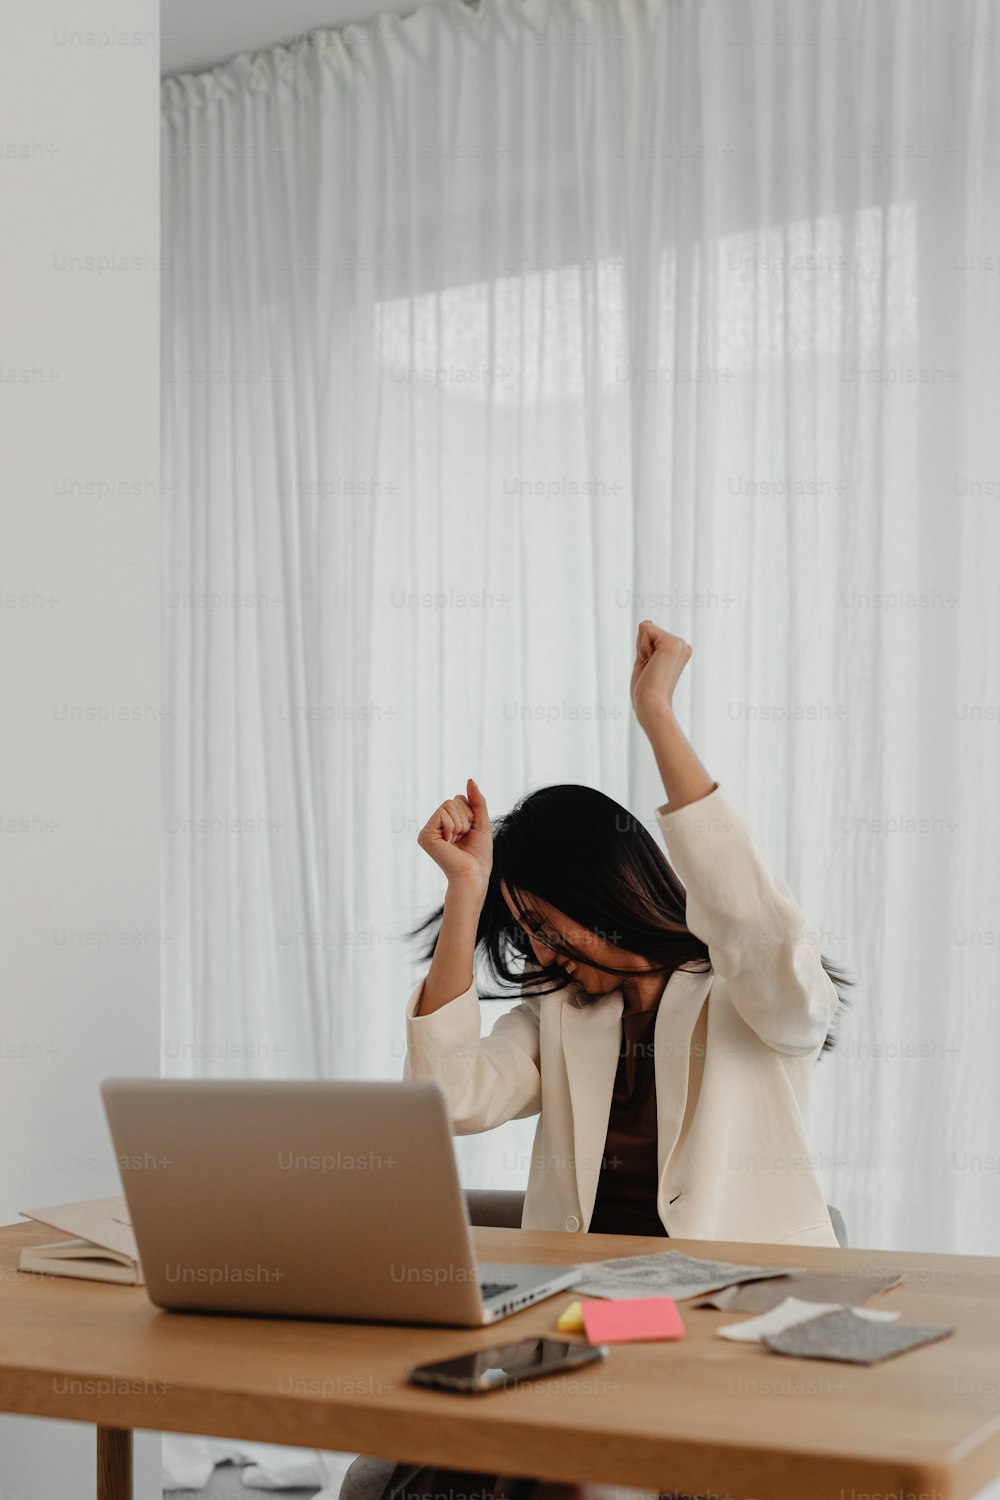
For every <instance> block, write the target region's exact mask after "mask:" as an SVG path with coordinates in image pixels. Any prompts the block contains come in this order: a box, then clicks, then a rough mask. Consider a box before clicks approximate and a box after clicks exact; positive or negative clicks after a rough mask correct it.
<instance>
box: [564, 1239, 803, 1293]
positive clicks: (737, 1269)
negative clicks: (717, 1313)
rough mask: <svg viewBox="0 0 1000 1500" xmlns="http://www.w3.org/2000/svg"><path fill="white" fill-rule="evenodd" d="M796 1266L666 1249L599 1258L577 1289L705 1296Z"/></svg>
mask: <svg viewBox="0 0 1000 1500" xmlns="http://www.w3.org/2000/svg"><path fill="white" fill-rule="evenodd" d="M795 1269H797V1267H794V1266H745V1265H738V1264H736V1263H735V1262H731V1261H727V1260H699V1259H698V1257H697V1256H694V1255H683V1254H682V1253H681V1252H680V1251H679V1250H662V1251H658V1252H655V1253H654V1254H652V1255H623V1256H619V1257H617V1258H616V1259H614V1260H595V1261H591V1263H590V1265H589V1266H581V1267H580V1278H581V1279H580V1280H579V1281H578V1282H576V1283H575V1286H574V1291H578V1292H583V1293H584V1295H585V1296H588V1297H608V1298H610V1299H612V1300H614V1301H617V1300H619V1299H621V1298H626V1297H672V1298H673V1300H674V1301H675V1302H682V1301H683V1300H684V1298H685V1297H698V1296H702V1297H703V1296H704V1295H705V1293H706V1292H714V1291H718V1289H719V1288H720V1287H724V1286H733V1285H734V1284H735V1283H736V1282H744V1281H764V1280H767V1279H768V1278H770V1277H772V1276H787V1275H788V1273H789V1271H790V1270H795Z"/></svg>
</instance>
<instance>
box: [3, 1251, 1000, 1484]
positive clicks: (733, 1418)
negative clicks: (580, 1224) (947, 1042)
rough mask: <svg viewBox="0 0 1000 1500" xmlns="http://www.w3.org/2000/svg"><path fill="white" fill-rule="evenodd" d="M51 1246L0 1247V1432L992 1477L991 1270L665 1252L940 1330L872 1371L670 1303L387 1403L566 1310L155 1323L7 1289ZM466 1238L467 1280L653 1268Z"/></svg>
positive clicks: (583, 1468)
mask: <svg viewBox="0 0 1000 1500" xmlns="http://www.w3.org/2000/svg"><path fill="white" fill-rule="evenodd" d="M51 1233H52V1232H51V1230H46V1229H44V1228H43V1227H42V1226H39V1225H29V1224H21V1225H12V1226H9V1227H7V1228H3V1229H0V1410H2V1411H7V1412H20V1413H24V1414H28V1415H35V1416H43V1417H52V1418H59V1419H64V1420H68V1421H81V1422H93V1423H96V1424H97V1425H98V1427H99V1428H104V1429H112V1430H113V1429H129V1428H148V1429H152V1430H164V1431H173V1432H186V1433H205V1434H212V1435H216V1436H220V1437H234V1438H247V1439H255V1440H257V1441H263V1442H271V1443H288V1444H293V1445H295V1446H302V1447H317V1448H327V1449H333V1450H340V1451H347V1452H361V1453H369V1454H373V1455H376V1456H384V1457H393V1458H406V1459H411V1460H415V1461H425V1462H435V1463H439V1464H448V1465H452V1466H454V1467H464V1468H470V1469H477V1470H481V1471H484V1472H491V1471H494V1470H495V1471H499V1472H503V1473H522V1474H531V1475H535V1476H538V1477H541V1478H545V1479H553V1480H567V1481H581V1480H594V1481H604V1482H607V1483H618V1484H626V1485H634V1486H641V1487H648V1488H653V1489H662V1490H667V1489H677V1490H682V1491H685V1492H687V1493H688V1494H691V1495H702V1496H709V1497H712V1500H715V1497H720V1496H726V1495H731V1496H735V1497H748V1496H753V1497H755V1500H797V1497H801V1500H870V1497H874V1496H880V1497H889V1496H895V1497H897V1500H904V1497H916V1500H952V1497H954V1500H962V1497H965V1496H970V1495H973V1494H975V1493H976V1491H978V1490H979V1489H981V1488H982V1487H983V1486H984V1485H986V1484H988V1483H989V1482H990V1481H991V1480H992V1479H995V1478H997V1477H998V1476H1000V1259H993V1258H986V1257H971V1256H946V1255H927V1254H902V1253H900V1254H896V1253H889V1252H880V1251H854V1250H835V1249H818V1248H804V1247H801V1246H798V1247H795V1248H792V1249H790V1248H789V1247H788V1246H779V1245H759V1246H752V1247H749V1246H746V1245H729V1244H724V1243H721V1242H718V1241H716V1242H711V1243H709V1242H704V1241H685V1240H676V1241H671V1248H676V1249H678V1250H684V1251H687V1252H688V1253H690V1254H695V1255H710V1256H712V1257H714V1258H717V1259H724V1260H725V1259H729V1260H740V1261H743V1260H751V1261H755V1262H758V1263H760V1264H762V1265H781V1264H787V1265H801V1266H804V1267H806V1268H808V1269H812V1270H822V1271H841V1272H843V1273H845V1274H848V1273H850V1272H853V1271H858V1270H887V1269H897V1270H900V1271H902V1272H903V1273H904V1275H905V1278H906V1280H905V1282H904V1284H903V1285H902V1286H900V1287H898V1288H896V1289H895V1290H893V1291H891V1292H888V1293H886V1294H884V1296H883V1297H881V1298H880V1299H879V1305H880V1306H884V1307H891V1308H898V1309H899V1311H900V1312H901V1314H902V1317H903V1321H905V1322H914V1323H932V1324H948V1325H953V1326H954V1327H955V1329H956V1333H955V1334H954V1335H953V1336H952V1337H951V1338H949V1339H945V1340H943V1341H941V1342H939V1343H935V1344H930V1345H927V1346H925V1347H924V1348H922V1349H917V1350H915V1351H913V1352H911V1353H908V1354H905V1355H902V1356H900V1357H898V1358H895V1359H892V1360H888V1361H886V1362H885V1363H883V1364H881V1365H875V1366H868V1367H864V1366H856V1365H847V1364H837V1363H833V1362H830V1361H820V1360H798V1359H791V1358H787V1357H783V1356H780V1355H777V1354H772V1353H770V1352H768V1351H767V1350H765V1349H764V1348H763V1347H762V1346H760V1345H750V1344H735V1343H732V1342H730V1341H728V1340H725V1339H718V1338H716V1337H715V1336H714V1334H715V1330H716V1328H718V1327H719V1326H720V1325H722V1324H724V1323H729V1322H734V1321H736V1320H737V1318H738V1316H739V1315H736V1314H733V1313H724V1312H714V1311H711V1310H708V1309H704V1310H698V1309H695V1308H693V1307H691V1306H690V1305H689V1304H686V1303H685V1304H681V1314H682V1317H683V1319H684V1323H685V1326H686V1328H687V1337H686V1338H685V1339H684V1340H681V1341H679V1342H676V1343H651V1344H645V1345H642V1344H632V1345H620V1346H618V1347H613V1348H612V1350H611V1354H610V1357H609V1358H608V1359H607V1360H606V1361H604V1362H603V1363H601V1364H595V1365H590V1366H586V1367H583V1368H581V1369H579V1370H577V1371H570V1372H567V1373H566V1374H564V1375H559V1376H554V1377H551V1378H549V1379H546V1380H542V1381H538V1382H537V1383H534V1384H528V1385H524V1386H522V1387H520V1388H518V1389H516V1390H510V1391H506V1392H494V1393H490V1394H487V1395H482V1396H475V1397H469V1396H458V1395H448V1394H444V1393H439V1392H435V1391H430V1390H422V1389H419V1388H415V1387H413V1386H410V1385H407V1383H406V1379H405V1374H404V1369H405V1366H406V1365H407V1364H410V1363H417V1362H421V1361H424V1360H429V1359H434V1358H441V1357H444V1356H447V1355H450V1354H456V1353H459V1352H462V1351H465V1350H469V1349H475V1348H488V1347H490V1346H491V1345H493V1344H496V1343H498V1342H503V1343H509V1342H515V1341H517V1340H518V1339H522V1338H525V1337H533V1336H535V1335H538V1334H542V1333H551V1332H552V1331H553V1330H554V1327H555V1320H556V1317H557V1316H558V1314H559V1312H560V1311H561V1310H562V1309H563V1308H564V1307H565V1306H566V1305H567V1303H568V1302H570V1301H571V1300H572V1294H570V1293H562V1294H560V1295H559V1296H557V1297H554V1298H551V1299H549V1300H548V1301H546V1302H543V1303H540V1304H538V1305H537V1306H535V1307H533V1308H529V1309H528V1310H527V1311H525V1312H523V1313H520V1314H519V1315H518V1316H517V1317H514V1318H510V1319H507V1320H506V1321H504V1322H503V1323H500V1324H498V1325H495V1326H494V1327H493V1328H490V1329H482V1330H478V1329H477V1330H472V1331H470V1330H468V1329H465V1330H463V1329H433V1328H412V1327H410V1328H405V1327H397V1326H383V1325H371V1324H350V1323H321V1322H292V1321H280V1320H268V1319H249V1318H219V1317H205V1316H200V1315H192V1314H174V1313H164V1312H160V1311H158V1310H157V1309H156V1308H154V1307H153V1306H152V1304H151V1303H150V1302H149V1301H148V1299H147V1297H146V1295H145V1291H144V1290H143V1289H142V1288H134V1287H120V1286H109V1285H101V1284H95V1283H88V1282H84V1281H73V1280H69V1279H60V1278H57V1277H46V1276H25V1275H24V1274H23V1273H19V1272H17V1271H16V1270H15V1267H16V1264H17V1257H18V1254H19V1252H20V1250H21V1248H22V1247H23V1246H25V1245H29V1244H37V1243H42V1242H44V1241H45V1240H46V1239H51ZM474 1234H475V1240H476V1248H477V1253H478V1255H479V1256H480V1258H481V1259H482V1260H499V1261H503V1260H523V1261H536V1262H549V1263H553V1262H554V1263H558V1262H564V1263H565V1262H569V1263H570V1264H576V1263H579V1262H581V1261H583V1260H588V1259H589V1260H593V1259H598V1258H601V1257H603V1256H608V1255H618V1254H626V1253H640V1252H642V1251H647V1250H654V1249H655V1250H662V1249H663V1248H664V1244H663V1241H662V1240H643V1239H637V1238H626V1237H616V1236H610V1235H582V1234H581V1235H572V1234H557V1233H552V1232H548V1231H545V1232H539V1231H518V1230H503V1229H481V1230H476V1231H474Z"/></svg>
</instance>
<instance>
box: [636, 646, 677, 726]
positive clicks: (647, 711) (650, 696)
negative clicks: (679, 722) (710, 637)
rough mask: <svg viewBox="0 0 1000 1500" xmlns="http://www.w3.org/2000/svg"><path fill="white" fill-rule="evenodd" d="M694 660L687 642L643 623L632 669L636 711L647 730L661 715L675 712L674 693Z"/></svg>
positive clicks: (637, 716)
mask: <svg viewBox="0 0 1000 1500" xmlns="http://www.w3.org/2000/svg"><path fill="white" fill-rule="evenodd" d="M690 660H691V647H690V646H689V645H688V643H687V641H683V640H681V638H680V636H679V635H669V634H668V633H667V631H665V630H661V629H660V627H659V626H658V625H654V624H653V622H652V620H643V621H642V623H641V625H640V626H639V633H638V636H637V638H636V643H635V665H634V666H633V668H632V707H633V708H634V709H635V716H636V718H637V719H638V720H639V723H640V724H641V726H642V728H643V729H648V728H649V725H650V724H651V723H652V722H653V721H654V720H655V718H656V715H657V714H658V713H663V711H664V710H669V709H671V708H672V706H673V701H674V689H675V688H676V686H677V682H678V679H679V678H680V675H681V673H682V672H683V671H684V668H685V667H686V666H687V664H688V662H689V661H690Z"/></svg>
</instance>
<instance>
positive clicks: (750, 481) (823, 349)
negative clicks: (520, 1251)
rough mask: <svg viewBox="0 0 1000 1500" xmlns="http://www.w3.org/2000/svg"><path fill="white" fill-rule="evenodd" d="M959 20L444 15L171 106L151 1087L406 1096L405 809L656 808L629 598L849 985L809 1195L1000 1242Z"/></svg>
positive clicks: (533, 6)
mask: <svg viewBox="0 0 1000 1500" xmlns="http://www.w3.org/2000/svg"><path fill="white" fill-rule="evenodd" d="M998 34H1000V7H998V6H997V5H996V4H992V3H985V0H958V3H955V0H952V3H945V0H940V3H930V0H905V3H902V0H899V3H897V0H846V3H845V0H816V3H813V4H812V5H810V6H809V7H802V6H801V5H797V4H793V3H790V0H789V3H780V0H744V3H742V4H741V5H739V6H734V5H731V4H728V3H726V0H701V3H700V4H698V5H690V4H686V3H680V0H649V3H646V4H641V5H640V4H636V3H635V0H528V3H524V0H485V3H483V4H481V5H479V6H477V7H475V8H471V7H467V6H465V5H463V4H460V3H457V0H444V3H441V4H432V5H428V6H426V7H425V8H423V9H420V10H417V11H416V12H414V13H413V14H411V15H408V16H406V17H402V18H400V17H391V18H386V17H383V18H381V19H379V20H377V21H375V22H372V23H370V24H367V25H363V26H350V27H347V28H345V29H344V30H342V31H336V32H335V31H323V32H316V33H313V34H312V35H310V36H309V37H306V38H303V39H302V40H301V41H300V42H297V43H295V44H294V45H292V46H290V47H287V48H276V49H274V50H273V51H270V52H267V53H264V54H261V55H259V56H257V57H254V58H252V59H251V58H238V59H236V60H235V61H234V62H232V63H230V64H228V65H226V66H225V67H222V68H217V69H215V70H213V71H212V72H211V73H208V74H204V75H200V76H197V77H184V78H178V79H169V80H167V81H166V82H165V84H164V88H163V122H164V131H163V153H164V154H163V229H164V269H163V299H164V302H163V306H164V341H163V357H164V386H163V390H164V444H163V454H164V467H165V472H164V482H165V486H166V506H165V538H164V571H165V610H164V613H165V637H164V651H165V659H164V669H165V680H166V701H167V704H168V707H169V714H170V717H169V718H168V719H167V721H166V722H167V726H168V728H167V734H166V739H165V745H164V780H165V801H166V808H167V813H166V818H167V829H166V838H165V879H164V888H165V906H166V911H165V925H166V930H167V932H168V933H169V936H170V942H169V943H168V944H167V948H166V951H167V960H166V972H165V976H164V977H165V995H166V1020H165V1068H166V1071H167V1072H168V1073H172V1074H187V1073H196V1074H197V1073H201V1074H205V1073H211V1074H215V1075H220V1076H221V1075H226V1074H232V1075H238V1074H248V1075H252V1076H264V1075H277V1076H288V1077H298V1076H310V1077H311V1076H329V1077H348V1076H351V1077H355V1076H372V1077H376V1076H381V1077H385V1076H390V1077H391V1076H398V1074H399V1071H400V1068H401V1065H402V1052H403V1026H402V1022H401V1015H402V1009H403V1003H404V1000H405V998H406V995H407V993H408V991H409V989H410V988H411V986H412V984H413V982H414V979H415V975H416V973H417V972H418V970H417V967H416V965H415V963H414V953H413V950H412V948H411V947H410V946H409V945H408V944H407V942H406V941H405V940H404V936H403V935H404V932H405V930H406V929H407V928H408V927H409V926H411V925H412V924H413V923H414V922H415V921H416V920H418V919H419V918H420V917H422V916H423V915H424V914H425V913H426V912H427V911H428V910H429V909H430V908H431V907H432V906H433V905H434V904H436V902H437V900H438V899H439V897H440V894H441V892H440V886H439V881H438V878H437V872H436V870H434V868H433V867H432V866H431V865H430V864H429V862H428V861H427V860H426V859H425V858H424V857H423V856H421V855H420V853H419V851H418V849H417V847H416V843H415V838H416V833H417V830H418V828H419V826H420V825H421V823H422V822H423V821H424V819H425V818H426V816H427V815H428V814H429V813H430V811H431V810H432V808H433V807H434V805H435V804H436V803H437V802H438V801H440V800H441V799H442V798H443V797H444V796H447V795H452V794H454V792H455V791H456V790H458V789H460V788H461V787H463V786H464V781H465V777H466V776H467V775H468V774H470V773H471V774H474V775H475V776H476V777H477V779H478V780H479V781H480V784H481V785H482V787H483V788H484V790H485V792H486V794H487V797H488V799H489V801H490V803H491V806H492V808H493V809H494V810H495V811H501V810H503V809H504V808H505V807H506V806H508V805H509V804H510V802H511V801H512V800H513V799H514V798H515V797H516V796H518V795H519V794H520V793H522V792H523V791H525V790H527V789H528V788H530V787H533V786H537V785H539V784H543V783H546V782H551V781H584V782H589V783H592V784H594V785H599V786H600V787H601V788H602V789H604V790H605V791H607V792H608V793H610V794H611V795H612V796H614V797H616V798H618V799H619V800H620V801H622V802H625V803H627V804H628V805H630V806H631V807H632V808H633V809H634V810H635V811H636V812H637V813H639V815H640V816H642V817H643V818H644V820H645V821H646V822H647V824H649V825H650V826H652V810H653V808H654V806H655V805H656V804H657V803H658V802H659V801H660V800H662V794H661V793H660V791H659V790H658V787H657V782H656V776H655V771H654V767H653V765H652V763H651V758H650V756H649V754H648V752H647V751H646V749H645V747H644V745H643V743H642V742H641V739H640V737H639V735H638V734H637V732H636V730H635V729H634V727H633V726H632V725H631V724H630V722H629V712H628V693H627V684H628V674H629V667H630V661H631V649H632V642H633V635H634V629H635V625H636V622H637V620H638V619H640V618H642V617H644V616H647V615H648V616H651V617H652V618H654V619H656V620H657V621H659V622H661V623H662V624H664V625H666V626H667V627H668V628H669V629H672V630H675V631H677V632H679V633H682V634H685V635H686V636H688V638H689V639H691V640H692V642H693V643H694V647H695V654H694V658H693V661H692V663H691V666H690V668H689V670H688V674H687V680H686V683H685V686H684V692H683V696H682V702H681V711H682V713H683V716H684V720H685V723H686V725H687V727H688V729H689V732H690V734H691V736H692V738H693V740H694V743H695V745H696V746H697V748H698V749H699V751H700V752H701V754H702V756H703V758H704V759H705V761H706V763H707V764H708V766H709V767H710V769H711V770H712V772H713V774H714V775H715V776H716V777H717V778H718V779H719V780H720V781H721V782H722V783H724V784H725V786H726V787H727V790H728V791H729V793H730V795H731V796H732V797H733V798H734V799H735V800H736V802H737V803H738V804H739V805H740V806H741V807H742V808H743V809H744V810H745V812H746V813H747V815H748V816H749V818H750V819H751V822H752V824H753V825H754V827H755V828H756V830H757V833H758V836H759V840H760V842H761V844H762V846H763V847H764V848H765V850H766V851H767V853H768V854H769V856H770V857H771V859H772V861H773V863H774V864H775V866H776V867H777V868H778V869H779V870H780V871H781V873H782V874H784V876H785V877H786V878H787V879H788V881H789V882H790V884H791V886H792V888H793V889H794V890H795V892H796V893H797V895H798V897H799V899H800V901H801V902H802V904H803V906H804V908H805V910H806V912H807V913H808V915H809V918H810V920H811V922H812V925H813V926H814V928H815V929H816V930H817V931H819V932H820V934H821V939H822V944H823V948H824V950H825V952H826V953H827V954H828V955H829V956H830V957H831V958H833V959H834V960H835V961H837V962H839V963H842V964H843V965H845V966H846V967H847V968H849V969H850V970H851V971H853V972H854V973H855V974H856V975H857V976H858V979H859V987H858V991H857V996H856V1000H855V1005H854V1008H853V1011H852V1012H851V1014H850V1015H849V1016H848V1017H847V1019H846V1023H845V1025H844V1027H843V1032H842V1040H841V1044H840V1050H839V1053H838V1054H837V1055H835V1056H834V1057H832V1058H829V1059H825V1060H824V1061H823V1062H822V1063H821V1064H820V1065H819V1067H818V1071H817V1082H816V1097H815V1101H814V1109H813V1117H812V1120H811V1130H812V1136H813V1140H814V1143H815V1149H816V1154H817V1157H818V1159H819V1171H820V1176H821V1178H822V1180H823V1183H824V1186H825V1188H826V1190H827V1195H828V1197H829V1199H830V1201H832V1202H835V1203H837V1204H838V1205H839V1206H840V1207H841V1209H842V1210H843V1212H844V1214H845V1216H846V1219H847V1222H848V1226H849V1229H850V1231H851V1234H852V1238H853V1240H854V1242H855V1243H858V1244H868V1245H883V1246H893V1247H901V1248H914V1249H916V1248H934V1249H942V1250H964V1251H979V1252H985V1251H986V1250H987V1249H995V1245H996V1232H997V1229H998V1202H1000V1193H998V1176H997V1170H996V1160H997V1158H996V1144H997V1138H998V1131H1000V1103H998V1099H1000V1091H998V1090H997V1087H996V1081H995V1080H996V1069H997V1058H998V1056H1000V1008H998V1004H997V993H998V981H1000V972H998V964H1000V934H998V922H1000V919H998V912H1000V869H998V862H997V859H996V832H995V831H996V825H997V816H998V811H1000V780H998V777H997V774H996V771H997V760H998V756H997V751H998V745H1000V740H998V735H1000V699H998V683H1000V671H998V666H1000V621H998V603H997V597H998V591H997V588H996V581H995V580H996V570H997V560H998V543H1000V519H998V518H1000V500H998V493H1000V446H998V438H997V432H998V425H1000V424H998V421H997V413H998V410H1000V275H998V270H997V268H998V265H1000V258H998V257H1000V193H998V159H1000V63H998V53H997V47H996V46H995V45H992V44H991V39H992V41H993V42H995V39H996V36H997V35H998ZM530 1135H531V1126H530V1124H527V1125H525V1124H520V1125H517V1126H511V1127H508V1129H507V1130H506V1131H503V1132H498V1133H496V1134H495V1135H493V1136H489V1137H483V1138H480V1139H478V1140H470V1141H465V1142H461V1143H460V1153H461V1158H462V1166H463V1173H464V1174H465V1177H466V1180H467V1181H470V1182H471V1181H476V1182H479V1183H481V1184H498V1185H499V1184H514V1183H517V1184H522V1183H523V1182H524V1179H525V1177H526V1175H527V1151H528V1149H529V1143H530Z"/></svg>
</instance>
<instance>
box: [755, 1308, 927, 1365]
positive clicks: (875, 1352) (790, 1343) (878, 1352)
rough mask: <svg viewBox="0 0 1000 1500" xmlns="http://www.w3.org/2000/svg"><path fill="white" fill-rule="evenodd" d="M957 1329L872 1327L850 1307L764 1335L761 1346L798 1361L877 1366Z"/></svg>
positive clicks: (904, 1325) (909, 1325)
mask: <svg viewBox="0 0 1000 1500" xmlns="http://www.w3.org/2000/svg"><path fill="white" fill-rule="evenodd" d="M954 1332H955V1330H954V1328H921V1327H919V1326H918V1325H917V1324H916V1323H873V1322H872V1321H871V1320H870V1319H869V1318H859V1317H858V1316H857V1314H856V1313H854V1312H852V1311H851V1309H850V1308H849V1307H841V1308H839V1309H838V1310H837V1311H836V1312H830V1313H823V1314H822V1315H821V1316H820V1317H818V1318H810V1319H809V1321H808V1322H807V1323H796V1324H795V1326H794V1328H786V1329H785V1331H784V1333H771V1334H765V1335H764V1337H763V1339H762V1340H761V1343H763V1344H765V1345H766V1346H767V1348H768V1349H773V1350H774V1352H775V1354H791V1355H794V1356H795V1357H796V1358H798V1359H838V1360H843V1361H845V1362H847V1363H848V1364H852V1365H875V1364H878V1363H879V1361H880V1360H883V1359H891V1358H892V1357H893V1355H895V1354H905V1353H906V1351H907V1350H908V1349H918V1348H919V1347H920V1345H921V1344H932V1343H934V1342H935V1341H936V1340H937V1339H943V1338H947V1337H948V1335H949V1334H950V1333H954Z"/></svg>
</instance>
